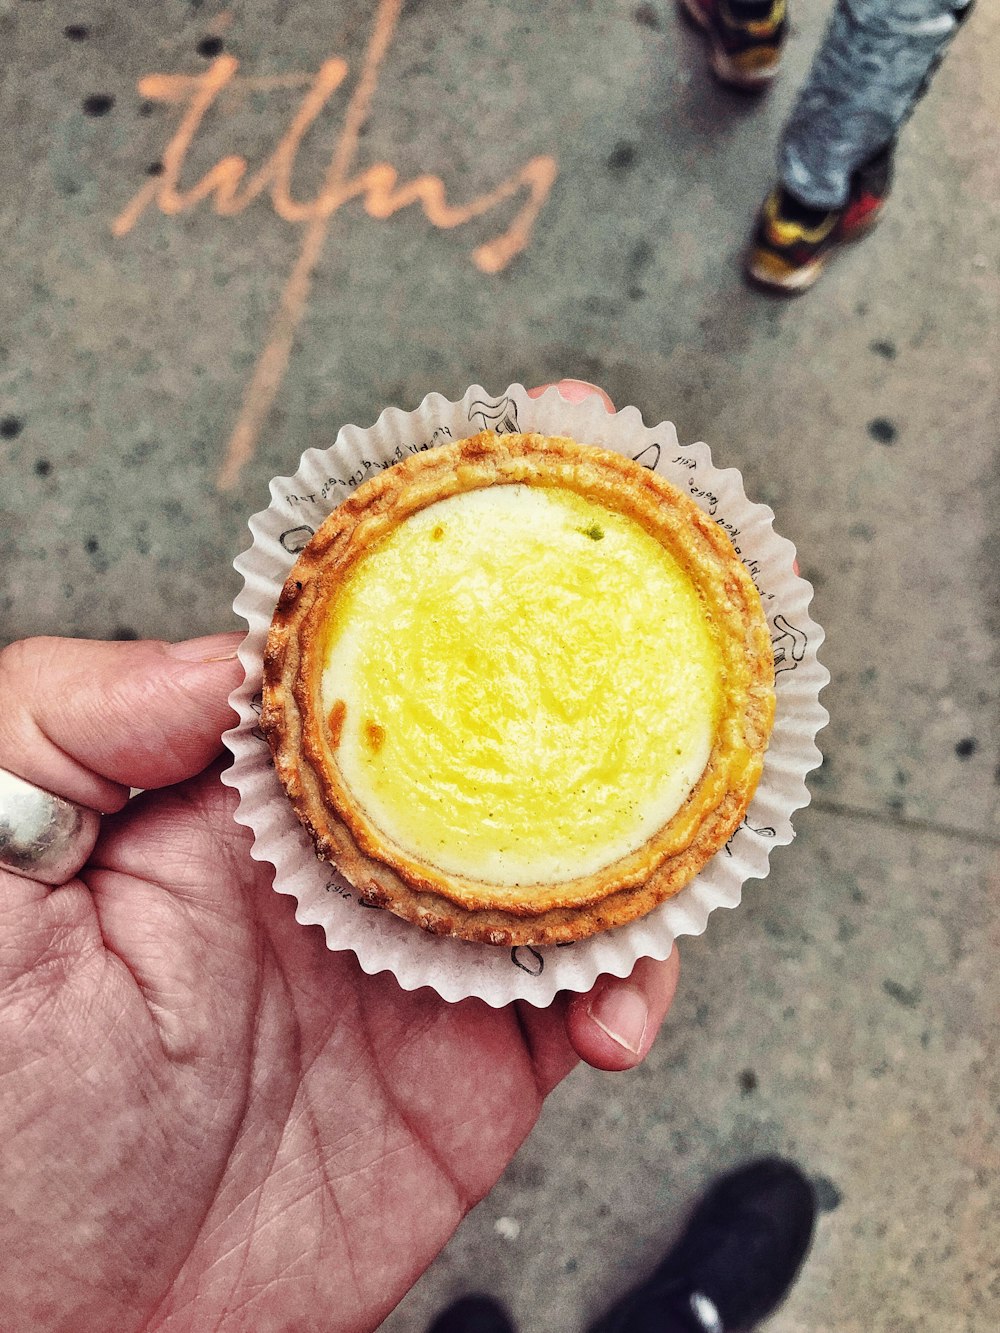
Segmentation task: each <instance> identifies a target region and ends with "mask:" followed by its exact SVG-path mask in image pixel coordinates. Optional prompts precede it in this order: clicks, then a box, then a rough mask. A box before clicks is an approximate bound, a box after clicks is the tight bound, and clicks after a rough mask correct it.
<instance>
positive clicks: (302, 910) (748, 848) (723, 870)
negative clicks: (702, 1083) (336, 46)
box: [223, 384, 829, 1006]
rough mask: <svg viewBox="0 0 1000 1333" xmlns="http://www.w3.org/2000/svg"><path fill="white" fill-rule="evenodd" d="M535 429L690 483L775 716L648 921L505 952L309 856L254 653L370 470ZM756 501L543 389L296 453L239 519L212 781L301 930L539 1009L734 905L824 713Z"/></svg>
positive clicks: (704, 464) (392, 423) (628, 426)
mask: <svg viewBox="0 0 1000 1333" xmlns="http://www.w3.org/2000/svg"><path fill="white" fill-rule="evenodd" d="M486 428H488V429H492V430H495V431H497V432H498V433H504V432H511V431H531V430H534V431H540V432H541V433H542V434H546V435H568V436H571V437H572V438H573V439H575V440H578V441H580V442H581V443H585V444H597V445H601V446H603V447H604V448H608V449H615V450H617V451H618V452H619V453H622V454H625V455H627V456H628V457H630V458H634V459H636V460H637V461H639V462H640V463H642V464H643V465H644V466H646V467H649V468H651V469H652V470H654V471H656V472H658V473H660V474H661V475H662V476H664V477H666V478H668V480H670V481H672V482H673V483H674V484H675V485H676V486H678V487H680V488H681V489H682V490H684V491H687V492H688V493H689V494H690V495H691V496H692V497H693V498H694V499H695V501H696V502H697V503H698V504H699V505H700V506H701V508H702V509H704V510H705V511H706V512H707V513H708V514H710V515H711V516H712V517H713V518H714V519H715V520H716V522H718V523H719V524H720V525H721V526H722V527H723V528H724V529H725V531H726V532H727V533H728V534H729V536H730V537H731V539H732V541H733V544H734V546H735V547H736V550H737V552H738V554H739V555H740V556H741V557H742V559H743V561H744V563H745V564H746V566H747V568H748V569H749V571H750V573H751V575H752V577H753V579H754V582H755V583H756V585H757V588H758V589H759V591H760V594H761V598H762V601H763V604H764V608H765V612H766V614H767V619H768V624H769V625H770V627H771V636H772V642H773V645H774V655H775V668H776V692H777V714H776V719H775V726H774V732H773V735H772V737H771V743H770V747H769V749H768V753H767V758H766V761H765V764H764V772H763V776H762V778H761V782H760V785H759V787H758V789H757V792H756V794H755V796H754V799H753V801H752V803H751V805H750V807H749V809H748V811H747V815H746V818H745V819H744V821H743V823H742V824H741V825H740V827H739V828H738V829H737V831H736V832H735V833H734V835H733V837H732V838H731V839H730V841H729V843H728V845H727V846H726V847H725V848H723V849H722V851H720V852H719V853H717V855H716V856H715V857H713V859H712V860H711V861H709V862H708V864H707V865H706V866H705V867H704V868H703V869H702V871H701V873H700V874H699V875H698V876H697V878H696V879H694V880H693V881H692V882H691V884H689V885H688V886H687V888H685V889H683V890H682V891H681V892H680V893H679V894H677V896H676V897H674V898H672V899H670V900H669V901H667V902H665V903H663V904H661V906H660V907H658V908H656V909H655V910H654V911H653V912H651V913H650V914H649V915H648V916H646V917H643V918H642V919H641V920H639V921H635V922H632V923H631V924H629V925H626V926H621V927H619V928H618V929H617V930H612V931H607V932H605V933H604V934H602V935H596V936H594V937H593V938H591V939H588V940H582V941H579V942H577V943H575V944H571V945H560V946H556V947H553V948H544V949H542V948H536V947H529V946H525V945H522V946H519V947H517V948H514V949H509V948H496V947H494V946H490V945H478V944H470V943H467V942H465V941H463V940H453V939H441V938H438V937H436V936H432V935H428V934H425V933H424V932H423V931H421V930H420V929H419V928H417V927H415V926H413V925H411V924H409V923H407V922H405V921H402V920H400V919H399V918H397V917H395V916H393V915H392V914H391V913H389V912H387V911H381V910H377V909H372V908H369V907H366V906H365V905H364V904H362V903H360V902H359V901H358V898H357V895H356V894H355V892H354V890H353V889H352V888H351V886H350V885H349V884H348V883H347V881H346V880H344V879H343V878H342V877H341V876H340V875H339V874H338V873H337V871H336V870H335V869H334V867H333V866H331V865H330V864H329V863H327V862H325V861H321V860H319V858H318V857H317V856H316V854H315V852H314V850H313V845H312V842H311V840H310V838H309V835H308V834H307V833H306V832H305V830H304V829H303V828H302V826H301V825H300V824H299V822H298V820H297V819H296V817H295V814H294V812H293V810H292V807H291V804H290V803H289V801H288V800H287V798H286V796H285V793H284V791H283V789H282V787H281V784H280V783H279V781H278V778H277V775H276V774H275V772H274V769H273V767H272V765H271V755H270V750H269V749H268V746H267V742H266V740H265V739H264V737H263V735H262V733H261V731H260V728H259V725H258V715H259V712H260V688H261V662H262V654H263V649H264V643H265V640H266V638H267V632H268V627H269V625H270V623H271V616H272V614H273V611H274V607H275V604H276V602H277V599H278V594H279V592H280V591H281V587H282V584H283V583H284V581H285V579H286V577H287V575H288V572H289V570H290V568H291V566H292V564H293V563H294V561H295V558H296V555H297V554H298V552H299V551H301V549H302V548H303V547H304V546H305V544H306V542H307V541H308V540H309V538H310V537H311V536H312V534H313V532H314V531H315V530H316V528H318V527H319V525H320V523H321V522H322V521H323V519H324V518H325V517H326V515H327V514H328V513H330V511H331V510H332V509H334V508H335V507H336V506H337V505H338V504H339V503H340V502H341V501H342V500H343V499H344V498H345V497H346V496H347V495H349V494H350V493H351V491H353V490H354V488H355V487H356V486H358V485H359V484H360V483H361V482H362V481H364V480H365V478H366V477H368V476H370V475H371V474H372V473H373V472H376V471H378V470H379V469H381V468H384V467H386V466H389V465H390V464H392V463H395V462H398V461H399V460H400V459H402V458H405V457H407V456H408V455H409V454H412V453H417V452H419V451H420V450H423V449H430V448H434V447H435V446H436V445H438V444H442V443H444V442H446V441H449V440H458V439H464V438H466V437H468V436H469V435H474V434H476V433H477V432H478V431H480V430H483V429H486ZM773 520H774V515H773V513H772V512H771V510H770V509H768V508H767V506H766V505H761V504H754V503H751V501H749V500H748V499H747V497H746V495H745V493H744V490H743V482H742V479H741V477H740V474H739V473H738V472H737V471H736V470H735V469H734V468H726V469H722V468H717V467H715V466H714V465H713V463H712V460H711V455H710V453H709V449H708V446H707V445H705V444H688V445H684V444H680V443H679V442H678V439H677V432H676V430H675V429H674V427H673V426H672V425H671V424H670V423H669V422H661V423H660V424H659V425H657V426H652V427H650V426H646V425H645V424H644V423H643V420H642V417H641V415H640V413H639V412H638V410H637V409H636V408H634V407H626V408H623V409H622V410H621V411H619V412H614V413H609V412H608V411H607V410H606V409H605V407H604V405H603V403H602V402H601V400H600V399H599V398H597V397H596V395H595V396H593V397H591V398H588V399H586V400H584V401H583V402H581V403H568V402H566V400H565V399H564V398H563V397H562V396H561V395H560V394H559V393H558V392H557V390H556V389H554V388H551V389H548V390H546V392H545V393H544V394H542V395H541V397H539V398H529V397H528V395H527V392H526V391H525V389H524V388H523V387H522V386H521V385H520V384H513V385H511V386H510V388H508V389H506V390H505V391H504V392H503V393H502V394H500V395H495V394H490V393H488V392H487V391H486V390H485V389H484V388H482V387H481V386H480V385H473V386H472V387H471V388H470V389H468V390H467V391H466V393H465V394H464V395H463V397H462V398H461V399H460V400H459V401H458V402H450V401H449V400H448V399H446V398H443V397H442V396H441V395H440V394H428V396H427V397H426V398H425V399H424V400H423V402H422V403H421V404H420V406H419V407H418V408H417V409H416V410H415V411H413V412H403V411H401V410H399V409H398V408H394V407H390V408H387V409H386V410H385V411H384V412H383V413H382V415H381V416H380V417H379V419H378V421H376V423H375V425H374V426H372V427H371V428H370V429H368V430H362V429H360V428H359V427H357V426H345V427H343V429H342V430H340V432H339V433H338V435H337V438H336V440H335V441H334V443H333V445H332V446H331V447H330V448H329V449H310V450H308V451H307V452H306V453H305V454H303V455H302V459H301V461H300V464H299V468H298V471H297V472H296V473H295V475H294V476H292V477H278V478H275V480H274V481H272V482H271V503H270V505H269V506H268V508H267V509H265V510H263V511H262V512H261V513H259V514H255V515H254V517H253V518H252V519H251V520H250V532H251V534H252V537H253V542H252V545H251V546H250V548H249V549H248V550H247V551H245V552H244V553H243V554H242V555H241V556H240V557H239V558H238V559H237V560H236V562H235V568H236V570H237V572H238V573H240V574H241V575H242V576H243V579H244V587H243V590H242V591H241V592H240V593H239V595H238V596H237V598H236V600H235V602H234V604H233V605H234V609H235V610H236V612H237V613H238V614H239V615H240V616H242V617H243V618H244V619H245V620H246V622H247V625H248V626H249V631H248V634H247V637H246V639H245V640H244V643H243V645H242V647H241V649H240V660H241V662H242V663H243V666H244V669H245V673H246V679H245V681H244V683H243V684H242V685H241V686H240V688H239V689H237V690H236V691H235V692H234V693H233V695H232V696H231V700H230V702H231V703H232V705H233V707H234V709H235V710H236V712H237V714H238V715H239V719H240V721H239V725H238V726H236V727H234V728H233V729H232V730H231V731H228V732H227V733H226V735H225V737H224V739H225V742H226V745H227V746H228V747H229V749H230V750H231V751H232V754H233V763H232V766H231V767H230V768H229V769H228V771H227V772H226V774H225V775H224V778H223V781H224V782H226V783H227V784H228V785H229V786H231V787H233V788H235V789H236V791H237V792H239V795H240V802H239V808H238V811H237V815H236V818H237V820H238V821H239V822H240V823H241V824H245V825H246V826H247V827H248V828H249V829H251V830H252V832H253V835H254V842H253V853H252V854H253V856H254V858H255V859H256V860H258V861H268V862H270V863H271V864H272V865H273V866H274V871H275V873H274V887H275V889H276V890H277V892H279V893H284V894H288V895H290V896H291V897H293V898H295V900H296V902H297V903H298V907H297V909H296V918H297V920H298V921H300V922H301V923H302V924H303V925H319V926H322V927H323V929H324V931H325V933H326V940H327V944H328V945H329V947H330V948H331V949H350V950H352V951H353V952H354V953H355V954H356V955H357V958H358V961H359V963H360V964H361V967H362V968H363V969H364V971H365V972H367V973H369V974H374V973H377V972H384V971H389V972H392V973H393V975H394V976H395V977H396V979H397V981H398V982H399V984H400V985H401V986H403V987H404V989H406V990H415V989H417V988H418V987H420V986H430V987H432V988H433V989H434V990H435V991H437V993H438V994H439V995H441V996H442V997H443V998H444V999H445V1000H449V1001H456V1000H462V999H466V998H468V997H470V996H478V997H479V998H480V999H482V1000H485V1001H486V1002H487V1003H488V1004H490V1005H493V1006H500V1005H504V1004H509V1003H510V1002H511V1001H513V1000H528V1001H530V1002H531V1003H532V1004H536V1005H547V1004H550V1003H551V1002H552V999H553V997H554V996H555V995H556V993H557V992H558V991H560V990H568V991H586V990H589V989H590V987H591V986H592V985H593V983H594V981H595V980H596V978H597V977H598V976H600V975H601V974H602V973H610V974H611V975H613V976H619V977H624V976H627V975H628V974H629V973H630V972H631V970H632V967H633V966H634V964H635V962H636V959H638V958H642V957H651V958H659V959H663V958H666V957H667V956H668V954H669V953H670V951H671V949H672V948H673V942H674V940H675V939H677V938H678V937H679V936H681V935H698V934H701V932H702V931H703V930H704V929H705V926H706V924H707V922H708V918H709V915H710V913H711V912H712V911H714V910H715V908H717V907H735V906H737V904H738V903H739V901H740V894H741V891H742V886H743V884H744V882H745V881H746V880H748V879H762V878H763V877H764V876H765V875H766V874H767V871H768V858H769V856H770V853H771V849H772V848H773V847H778V846H781V845H783V844H785V843H789V842H791V840H792V837H793V836H794V835H793V831H792V815H793V814H794V813H795V811H796V810H798V809H801V808H802V807H803V806H805V805H807V804H808V802H809V791H808V789H807V787H806V776H807V774H808V773H809V772H810V770H811V769H813V768H815V767H816V766H817V765H818V764H819V763H820V761H821V756H820V752H819V750H818V748H817V746H816V734H817V732H818V731H819V730H820V728H821V727H823V726H825V724H826V722H827V720H828V717H827V713H826V710H825V709H824V708H823V706H822V705H821V704H820V702H819V693H820V690H821V689H822V688H823V686H824V685H825V684H826V683H827V681H828V680H829V674H828V672H827V671H826V669H825V668H824V667H823V666H821V665H820V663H819V660H818V658H817V650H818V649H819V646H820V644H821V643H822V641H823V632H822V630H821V629H820V628H819V626H818V625H817V624H816V623H815V621H814V620H813V619H812V617H811V616H810V614H809V603H810V601H811V598H812V588H811V586H810V585H809V584H808V583H807V582H806V581H805V580H804V579H802V578H800V577H799V576H798V575H797V574H796V573H795V570H794V567H793V566H794V560H795V549H794V547H793V546H792V544H791V542H789V541H787V540H786V539H785V538H784V537H780V536H778V534H777V533H775V531H774V529H773V526H772V524H773Z"/></svg>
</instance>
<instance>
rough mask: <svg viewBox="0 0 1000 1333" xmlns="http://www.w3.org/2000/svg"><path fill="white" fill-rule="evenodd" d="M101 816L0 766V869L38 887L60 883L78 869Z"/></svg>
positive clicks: (92, 844)
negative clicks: (38, 884)
mask: <svg viewBox="0 0 1000 1333" xmlns="http://www.w3.org/2000/svg"><path fill="white" fill-rule="evenodd" d="M100 830H101V817H100V815H99V814H98V813H97V812H96V811H95V810H88V809H87V807H86V806H84V805H77V804H76V802H75V801H66V800H64V799H63V798H62V797H61V796H53V795H52V793H51V792H48V791H44V790H43V789H42V788H41V787H36V786H35V784H34V783H33V782H25V780H24V778H19V777H17V776H16V774H14V773H9V772H8V771H7V769H5V768H0V867H2V868H3V869H4V870H11V871H13V873H14V874H15V875H24V876H25V877H26V878H28V879H37V880H40V881H41V882H42V883H43V884H65V883H66V881H67V880H70V879H72V878H73V876H74V875H75V874H76V872H77V871H78V870H80V869H81V867H83V866H84V865H85V864H86V862H87V858H88V857H89V856H90V853H91V852H92V851H93V850H94V843H95V842H96V841H97V835H98V833H99V832H100Z"/></svg>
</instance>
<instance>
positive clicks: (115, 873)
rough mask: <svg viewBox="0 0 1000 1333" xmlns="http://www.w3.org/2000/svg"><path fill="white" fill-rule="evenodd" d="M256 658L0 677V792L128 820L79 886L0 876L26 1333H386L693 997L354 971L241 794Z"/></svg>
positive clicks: (625, 986)
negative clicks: (541, 1139) (530, 1160)
mask: <svg viewBox="0 0 1000 1333" xmlns="http://www.w3.org/2000/svg"><path fill="white" fill-rule="evenodd" d="M235 642H236V640H235V638H233V637H232V636H218V637H217V638H213V639H211V640H201V641H194V642H193V643H189V644H185V645H177V646H175V647H174V648H168V647H166V646H164V645H162V644H156V643H135V644H97V643H82V642H80V643H75V642H70V641H68V640H35V641H29V642H28V643H25V644H20V645H15V647H14V648H12V649H8V650H6V651H5V652H4V653H3V654H0V688H2V690H3V697H4V698H5V700H7V701H9V702H8V705H7V707H6V708H5V710H4V712H3V714H2V716H0V765H3V766H4V767H7V768H9V769H11V770H12V771H15V772H17V773H19V774H20V775H21V776H23V777H25V778H27V779H28V780H29V781H32V782H35V783H37V784H38V785H39V786H42V787H45V788H47V789H48V790H52V791H56V792H58V793H59V794H61V795H64V796H66V797H68V798H69V799H71V800H76V801H80V802H82V803H85V804H89V805H91V806H93V807H95V808H97V809H100V810H104V811H118V812H119V813H116V814H113V815H111V816H109V817H108V818H107V819H106V820H105V823H104V829H103V833H102V836H101V839H100V841H99V842H98V845H97V847H96V848H95V851H94V853H93V855H92V857H91V858H90V861H89V863H88V865H87V866H86V867H84V869H83V871H82V872H81V875H80V877H79V878H78V879H76V880H73V881H71V883H70V884H68V885H66V886H63V887H60V888H58V889H56V890H54V891H50V890H49V889H48V888H46V887H45V886H43V885H39V884H35V883H33V882H32V881H30V880H25V879H19V878H17V877H15V876H13V875H10V874H7V873H6V872H4V871H0V918H2V920H0V1116H2V1123H3V1124H4V1127H5V1151H4V1154H3V1159H2V1163H0V1277H2V1284H3V1290H4V1317H5V1322H6V1324H7V1325H9V1326H10V1327H11V1328H31V1329H33V1330H37V1329H46V1330H47V1329H66V1330H73V1333H85V1330H88V1329H101V1330H105V1329H115V1330H116V1333H118V1331H119V1330H120V1331H121V1333H127V1331H128V1330H132V1329H161V1328H162V1329H172V1330H196V1331H197V1333H203V1331H204V1330H217V1329H219V1330H221V1329H226V1330H254V1331H255V1333H267V1331H268V1330H271V1329H274V1330H278V1329H288V1328H295V1329H297V1330H300V1329H301V1330H311V1329H316V1330H320V1329H322V1330H324V1333H332V1331H333V1330H347V1329H370V1328H373V1327H375V1326H376V1325H377V1324H378V1322H379V1321H380V1320H381V1318H382V1317H383V1316H384V1315H385V1313H386V1312H387V1311H388V1310H389V1309H391V1308H392V1306H393V1305H394V1304H395V1303H396V1302H397V1301H398V1300H399V1298H400V1297H401V1296H402V1295H403V1293H404V1292H405V1291H406V1290H407V1288H408V1287H409V1286H410V1285H411V1284H412V1283H413V1281H414V1280H415V1279H416V1277H417V1276H418V1275H419V1273H420V1272H421V1271H422V1270H423V1269H424V1268H425V1267H426V1266H427V1264H428V1263H429V1262H430V1260H431V1259H432V1258H433V1256H434V1255H435V1254H436V1252H437V1251H438V1250H439V1249H440V1247H441V1246H442V1245H443V1243H444V1242H445V1240H446V1239H447V1237H448V1236H449V1234H450V1233H451V1231H452V1230H453V1229H454V1227H455V1226H456V1224H457V1223H458V1222H459V1220H460V1219H461V1218H462V1216H463V1215H464V1213H465V1212H466V1211H467V1210H468V1209H469V1208H470V1207H471V1206H472V1204H474V1203H475V1202H476V1201H477V1200H478V1199H479V1198H481V1197H482V1195H483V1194H485V1193H486V1191H487V1190H488V1189H489V1188H490V1186H491V1185H492V1184H493V1183H494V1182H495V1181H496V1179H497V1178H498V1176H499V1175H500V1173H501V1171H502V1170H503V1168H504V1166H505V1165H506V1163H507V1162H508V1161H509V1159H510V1157H511V1156H512V1154H513V1152H514V1150H515V1149H516V1148H517V1146H518V1145H519V1143H520V1142H521V1141H522V1139H523V1138H524V1136H525V1135H526V1134H527V1132H528V1131H529V1129H530V1128H531V1126H532V1124H533V1123H534V1120H535V1118H536V1116H537V1114H538V1111H539V1109H540V1106H541V1103H542V1100H543V1099H544V1097H545V1095H546V1094H547V1093H548V1092H549V1091H550V1090H551V1088H553V1087H554V1086H555V1084H556V1083H557V1082H558V1081H559V1080H560V1079H561V1078H562V1077H563V1076H564V1075H565V1074H566V1073H567V1072H568V1071H569V1069H570V1068H571V1067H572V1066H573V1064H574V1063H575V1061H576V1059H577V1056H578V1055H582V1056H583V1057H584V1058H585V1059H587V1060H589V1061H590V1062H591V1063H593V1064H596V1065H599V1066H600V1067H602V1068H609V1069H612V1068H617V1069H622V1068H627V1067H629V1066H630V1065H633V1064H636V1063H638V1061H639V1060H640V1059H641V1058H642V1057H643V1056H644V1055H645V1053H646V1051H647V1050H648V1048H649V1046H650V1045H651V1043H652V1041H653V1038H654V1036H655V1033H656V1029H657V1027H658V1026H659V1023H660V1021H661V1020H662V1018H663V1015H664V1013H665V1012H666V1009H667V1007H668V1005H669V1002H670V998H671V996H672V993H673V988H674V985H675V982H676V961H675V959H674V960H669V961H668V962H667V963H665V964H654V963H651V962H648V961H645V960H644V961H643V962H641V963H640V964H639V965H638V967H637V969H636V971H635V973H634V974H633V976H632V978H631V979H630V980H629V981H625V982H620V981H612V980H611V979H604V981H603V983H599V984H598V986H597V987H595V991H594V992H593V993H592V994H591V996H589V997H588V996H580V997H576V998H575V999H574V1000H572V1002H570V1001H569V1000H567V999H565V998H563V999H561V1000H558V1001H557V1002H556V1004H554V1005H553V1006H552V1007H551V1008H549V1009H546V1010H537V1009H534V1008H532V1007H531V1006H528V1005H514V1006H511V1007H509V1008H507V1009H503V1010H499V1011H495V1010H491V1009H490V1008H489V1007H488V1006H486V1005H484V1004H482V1003H480V1002H478V1001H466V1002H465V1003H462V1004H457V1005H449V1004H446V1003H445V1002H443V1001H442V1000H440V999H439V998H438V997H437V996H436V995H435V994H434V993H432V992H431V991H427V990H425V991H419V992H416V993H406V992H404V991H402V990H401V989H400V988H399V987H398V986H397V984H396V983H395V981H394V980H393V979H392V978H391V977H385V976H383V977H376V978H371V977H367V976H365V975H364V974H363V973H362V972H361V970H360V968H359V967H358V966H357V964H356V962H355V960H354V958H353V956H352V955H350V954H345V953H331V952H329V951H328V949H327V947H326V944H325V941H324V938H323V935H322V933H321V932H320V931H319V930H318V929H316V928H309V929H307V928H304V927H302V926H299V925H298V924H297V923H296V922H295V920H294V918H293V915H292V903H291V901H290V900H289V899H286V898H282V897H279V896H278V895H276V894H274V893H272V892H271V890H270V875H269V872H268V871H267V869H266V868H264V867H261V866H259V865H258V864H257V863H255V862H253V861H252V860H251V859H250V856H249V850H248V839H249V835H248V834H247V833H246V832H245V830H243V829H242V828H240V827H239V826H238V825H236V824H235V823H234V822H233V819H232V807H233V804H234V802H235V797H234V795H233V793H232V792H230V791H229V790H228V789H227V788H225V787H223V786H222V784H221V783H220V781H219V770H218V767H217V763H216V761H217V755H218V752H219V748H220V736H221V732H222V730H223V729H224V728H225V727H226V726H227V725H229V723H230V719H231V715H230V714H229V712H228V709H227V705H226V699H227V697H228V693H229V691H230V689H231V688H233V687H234V685H235V684H236V682H237V680H238V678H239V676H240V668H239V666H238V664H237V663H236V662H235V661H233V660H232V654H233V649H234V644H235ZM178 653H179V654H180V655H177V654H178ZM133 787H138V788H143V789H145V790H144V794H143V795H141V796H138V797H136V798H135V799H133V800H131V801H129V800H128V792H129V788H133ZM615 1032H617V1033H618V1034H620V1035H623V1036H624V1037H625V1042H624V1044H623V1043H622V1042H621V1041H615V1040H614V1039H613V1037H612V1035H611V1034H612V1033H615Z"/></svg>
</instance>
